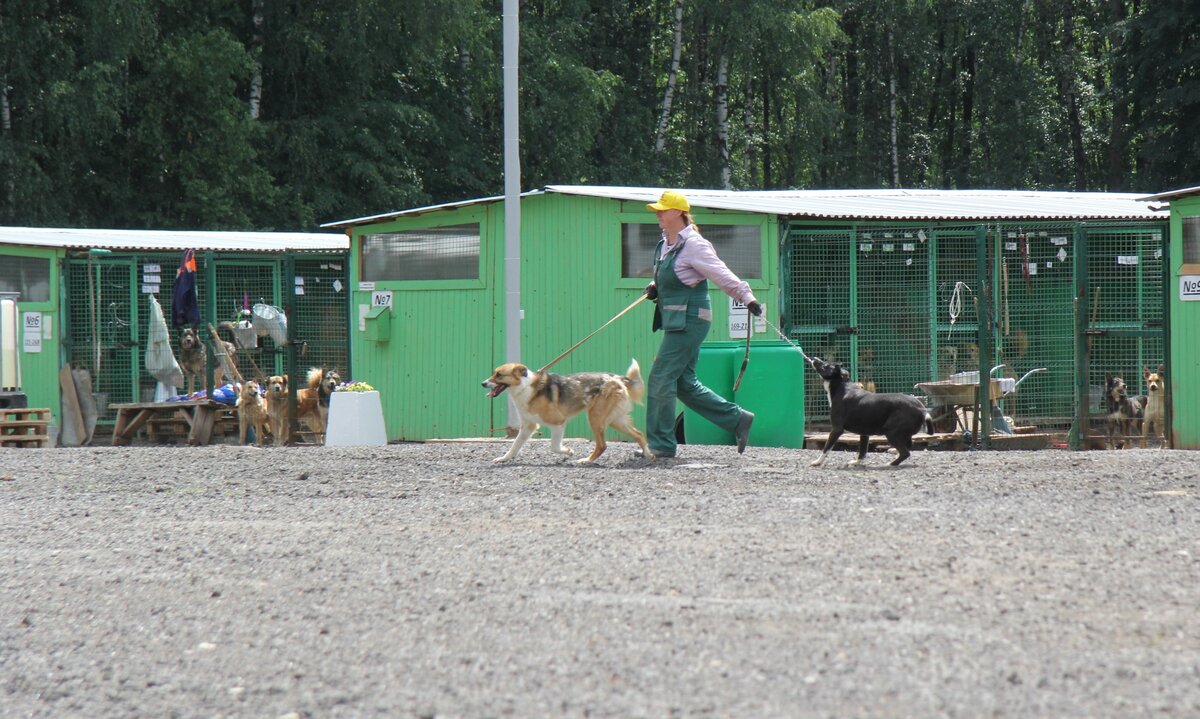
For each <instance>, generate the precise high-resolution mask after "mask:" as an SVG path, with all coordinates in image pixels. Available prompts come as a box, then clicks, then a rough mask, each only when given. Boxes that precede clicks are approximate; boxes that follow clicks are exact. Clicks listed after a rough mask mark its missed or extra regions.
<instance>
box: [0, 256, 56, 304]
mask: <svg viewBox="0 0 1200 719" xmlns="http://www.w3.org/2000/svg"><path fill="white" fill-rule="evenodd" d="M0 292H18V293H20V295H21V301H22V302H49V301H50V260H48V259H46V258H44V257H22V256H10V255H0Z"/></svg>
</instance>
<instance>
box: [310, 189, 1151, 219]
mask: <svg viewBox="0 0 1200 719" xmlns="http://www.w3.org/2000/svg"><path fill="white" fill-rule="evenodd" d="M663 189H664V188H661V187H606V186H598V185H548V186H547V187H546V188H545V189H544V190H539V191H533V192H526V193H524V194H523V195H522V196H523V197H524V196H528V195H536V194H542V193H543V192H558V193H561V194H565V195H584V196H587V197H607V198H610V199H614V200H632V201H635V202H653V201H654V200H657V199H658V196H659V195H660V194H662V190H663ZM683 193H684V194H685V195H687V198H688V200H689V201H690V202H691V204H692V205H693V206H696V207H704V208H708V209H714V210H736V211H741V212H755V213H761V214H769V215H778V216H782V217H788V218H792V219H804V218H811V219H820V220H897V221H902V220H964V221H973V220H1010V219H1021V220H1025V219H1029V220H1084V219H1086V220H1091V219H1095V220H1129V219H1136V220H1152V219H1162V218H1163V217H1164V215H1163V214H1162V212H1161V208H1153V207H1151V206H1149V205H1148V204H1147V203H1146V202H1145V201H1146V200H1148V199H1151V198H1147V197H1146V196H1144V195H1138V194H1135V193H1119V192H1049V191H1046V192H1043V191H1036V190H888V189H876V190H870V189H868V190H770V191H753V190H745V191H738V190H704V189H685V190H683ZM503 199H504V198H503V197H484V198H480V199H477V200H467V201H463V202H452V203H446V204H442V205H431V206H429V207H418V208H414V209H411V210H400V211H397V212H389V213H384V214H380V215H372V216H370V217H360V218H358V219H353V220H341V221H338V222H331V223H329V224H326V225H321V226H322V227H339V228H341V227H351V226H354V225H363V224H370V223H372V222H380V221H383V220H390V219H396V218H399V217H411V216H415V215H420V214H423V213H426V212H433V211H436V210H444V209H452V208H458V207H465V206H468V205H475V204H484V203H488V202H498V201H500V200H503Z"/></svg>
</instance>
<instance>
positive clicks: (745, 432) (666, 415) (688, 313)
mask: <svg viewBox="0 0 1200 719" xmlns="http://www.w3.org/2000/svg"><path fill="white" fill-rule="evenodd" d="M646 209H648V210H653V211H654V212H655V213H657V214H658V226H659V227H661V228H662V232H663V238H662V240H661V241H660V242H659V243H658V247H657V248H656V249H655V251H654V281H653V282H651V283H650V284H649V285H647V286H646V295H647V296H648V297H649V298H650V299H651V300H653V301H655V302H656V303H657V304H656V305H655V308H654V331H658V330H659V329H662V330H663V340H662V344H661V345H660V346H659V348H658V356H657V357H655V358H654V366H653V367H651V368H650V381H649V382H648V384H647V399H646V439H647V441H648V443H649V445H650V450H651V451H652V452H654V455H655V456H656V457H674V456H675V449H676V446H675V399H676V397H678V399H679V401H681V402H683V403H684V404H685V405H687V406H688V407H689V408H690V409H692V410H693V411H695V412H696V413H698V414H699V415H700V416H701V417H704V418H705V419H707V420H708V421H710V422H712V423H713V424H715V425H717V426H718V427H721V428H722V429H724V430H725V431H727V432H732V433H733V435H734V437H735V438H736V439H737V451H738V453H739V454H741V453H742V452H744V451H745V450H746V440H747V439H748V438H749V437H750V425H751V423H753V422H754V414H753V413H751V412H747V411H746V410H744V409H742V408H741V407H739V406H737V405H736V404H734V403H733V402H730V401H729V400H727V399H725V398H724V397H721V396H720V395H718V394H717V393H715V392H713V391H712V390H710V389H709V388H707V387H705V386H704V385H702V384H700V382H699V380H697V379H696V361H697V359H699V357H700V343H701V342H703V341H704V338H705V337H706V336H707V335H708V328H709V325H711V324H712V307H711V306H710V305H709V301H708V281H709V280H712V281H713V282H714V283H716V285H717V287H720V288H721V291H723V292H724V293H725V294H727V295H729V296H730V297H732V298H733V299H735V300H740V301H742V302H745V303H746V307H747V309H749V311H750V314H752V315H754V316H755V317H758V316H760V315H761V314H762V305H760V304H759V303H758V300H756V299H755V298H754V293H753V292H751V291H750V285H748V284H746V283H745V282H743V281H742V280H741V279H739V278H738V276H737V275H735V274H733V272H731V271H730V269H729V268H728V267H726V266H725V263H724V262H722V261H721V258H720V257H717V253H716V251H715V250H714V249H713V246H712V243H710V242H709V241H708V240H706V239H704V238H703V237H702V236H701V235H700V228H698V227H696V225H694V224H693V223H692V216H691V214H690V212H691V209H692V208H691V205H690V204H688V201H687V198H686V197H684V196H683V193H681V192H677V191H675V190H667V191H666V192H664V193H662V197H660V198H659V200H658V202H655V203H653V204H649V205H646Z"/></svg>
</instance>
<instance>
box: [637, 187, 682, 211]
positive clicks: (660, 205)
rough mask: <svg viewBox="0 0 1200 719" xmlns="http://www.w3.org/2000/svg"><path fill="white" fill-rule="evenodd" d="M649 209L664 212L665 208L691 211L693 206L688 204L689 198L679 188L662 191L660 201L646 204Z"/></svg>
mask: <svg viewBox="0 0 1200 719" xmlns="http://www.w3.org/2000/svg"><path fill="white" fill-rule="evenodd" d="M646 209H647V210H654V211H655V212H662V211H663V210H681V211H683V212H690V211H691V209H692V206H691V205H689V204H688V201H687V198H686V197H684V196H683V193H682V192H680V191H678V190H667V191H666V192H664V193H662V197H660V198H658V202H655V203H652V204H649V205H646Z"/></svg>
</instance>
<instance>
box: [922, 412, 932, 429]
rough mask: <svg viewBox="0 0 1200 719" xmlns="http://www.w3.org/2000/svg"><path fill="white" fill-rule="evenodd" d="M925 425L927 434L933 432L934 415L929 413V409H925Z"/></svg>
mask: <svg viewBox="0 0 1200 719" xmlns="http://www.w3.org/2000/svg"><path fill="white" fill-rule="evenodd" d="M924 425H925V432H926V434H933V415H931V414H929V410H925V422H924Z"/></svg>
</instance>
